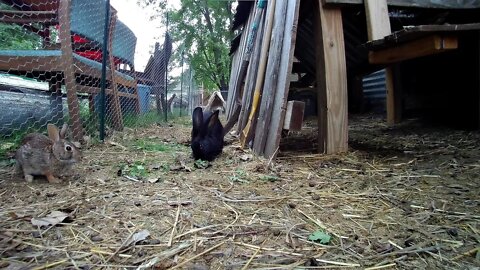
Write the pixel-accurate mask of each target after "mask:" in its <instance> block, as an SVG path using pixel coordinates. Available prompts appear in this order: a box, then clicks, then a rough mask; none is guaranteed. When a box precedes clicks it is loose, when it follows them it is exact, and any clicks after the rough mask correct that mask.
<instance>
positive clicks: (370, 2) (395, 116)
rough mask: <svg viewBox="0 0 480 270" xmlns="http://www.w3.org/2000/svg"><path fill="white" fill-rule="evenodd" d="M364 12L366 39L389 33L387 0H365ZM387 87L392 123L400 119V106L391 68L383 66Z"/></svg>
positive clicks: (379, 37) (388, 122)
mask: <svg viewBox="0 0 480 270" xmlns="http://www.w3.org/2000/svg"><path fill="white" fill-rule="evenodd" d="M364 2H365V13H366V17H367V31H368V40H376V39H382V38H384V37H385V36H387V35H389V34H391V28H390V18H389V17H388V5H387V0H365V1H364ZM385 78H386V87H387V124H389V125H393V124H395V123H398V122H399V121H400V118H401V117H400V106H395V105H396V104H397V101H396V100H395V97H396V96H399V94H400V93H395V88H394V83H393V70H392V68H390V67H387V68H385Z"/></svg>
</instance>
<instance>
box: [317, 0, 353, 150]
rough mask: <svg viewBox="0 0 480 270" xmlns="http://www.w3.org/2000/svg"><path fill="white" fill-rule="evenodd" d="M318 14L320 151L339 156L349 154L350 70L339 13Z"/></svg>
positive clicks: (321, 10) (331, 11) (326, 10)
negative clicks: (348, 71)
mask: <svg viewBox="0 0 480 270" xmlns="http://www.w3.org/2000/svg"><path fill="white" fill-rule="evenodd" d="M317 8H318V11H316V12H315V28H316V29H315V43H316V56H317V57H316V58H317V88H318V89H317V91H318V94H317V97H318V133H319V134H318V150H319V152H320V153H327V154H333V153H339V152H346V151H347V150H348V127H347V124H348V114H347V68H346V60H345V43H344V37H343V26H342V13H341V10H340V9H326V8H324V7H323V6H322V5H321V3H320V4H319V5H317Z"/></svg>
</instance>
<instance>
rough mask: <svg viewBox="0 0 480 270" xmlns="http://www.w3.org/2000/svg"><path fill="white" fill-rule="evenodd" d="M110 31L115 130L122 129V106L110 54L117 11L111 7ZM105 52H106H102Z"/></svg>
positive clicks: (109, 49)
mask: <svg viewBox="0 0 480 270" xmlns="http://www.w3.org/2000/svg"><path fill="white" fill-rule="evenodd" d="M110 14H111V15H110V22H109V23H110V26H109V28H110V31H108V63H109V64H108V65H109V66H110V74H111V75H110V78H111V80H110V82H111V83H110V85H111V87H112V90H113V91H112V99H111V100H112V107H113V119H112V120H113V121H112V122H113V127H114V129H115V130H123V117H122V107H121V105H120V98H119V97H118V88H117V82H116V80H115V62H114V59H113V54H112V46H113V33H114V32H115V23H116V22H117V11H116V10H115V9H113V8H112V12H111V13H110ZM103 53H106V52H103Z"/></svg>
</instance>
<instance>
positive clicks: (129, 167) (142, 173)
mask: <svg viewBox="0 0 480 270" xmlns="http://www.w3.org/2000/svg"><path fill="white" fill-rule="evenodd" d="M120 167H121V168H120V170H121V174H122V175H129V176H132V177H135V178H137V177H146V176H147V175H148V171H147V169H146V167H145V164H144V163H143V162H141V161H135V162H134V163H133V164H124V165H121V166H120Z"/></svg>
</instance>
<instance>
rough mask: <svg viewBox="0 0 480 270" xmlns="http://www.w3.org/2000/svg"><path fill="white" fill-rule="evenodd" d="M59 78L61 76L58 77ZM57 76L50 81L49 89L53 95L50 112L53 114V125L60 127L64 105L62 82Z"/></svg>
mask: <svg viewBox="0 0 480 270" xmlns="http://www.w3.org/2000/svg"><path fill="white" fill-rule="evenodd" d="M58 77H59V76H58ZM58 77H57V75H56V74H55V75H54V76H52V78H51V79H50V80H49V81H48V88H49V92H50V94H51V97H50V110H51V112H52V113H53V117H52V123H53V124H56V125H58V126H60V125H61V124H62V120H63V104H62V81H61V78H58Z"/></svg>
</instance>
